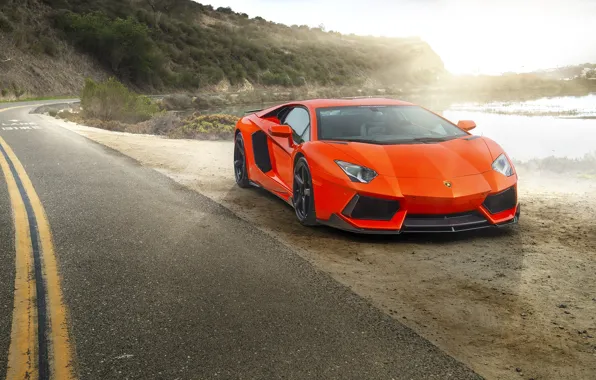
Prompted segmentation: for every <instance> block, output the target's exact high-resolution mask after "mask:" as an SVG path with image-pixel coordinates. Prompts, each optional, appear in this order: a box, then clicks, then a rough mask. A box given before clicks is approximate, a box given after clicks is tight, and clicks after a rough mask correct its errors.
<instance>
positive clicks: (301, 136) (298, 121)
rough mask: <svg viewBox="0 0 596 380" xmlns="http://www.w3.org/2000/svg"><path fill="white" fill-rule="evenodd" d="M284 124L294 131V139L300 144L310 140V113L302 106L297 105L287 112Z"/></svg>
mask: <svg viewBox="0 0 596 380" xmlns="http://www.w3.org/2000/svg"><path fill="white" fill-rule="evenodd" d="M284 124H287V125H289V126H290V127H291V128H292V130H293V131H294V141H295V142H296V143H298V144H300V143H303V142H306V141H310V115H309V113H308V111H307V110H306V109H304V108H302V107H296V108H294V109H292V110H291V111H290V113H288V114H287V116H286V117H285V119H284Z"/></svg>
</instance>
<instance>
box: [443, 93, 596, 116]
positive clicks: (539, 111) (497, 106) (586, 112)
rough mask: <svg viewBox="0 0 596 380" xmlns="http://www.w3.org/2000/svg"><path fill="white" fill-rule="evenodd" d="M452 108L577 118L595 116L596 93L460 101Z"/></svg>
mask: <svg viewBox="0 0 596 380" xmlns="http://www.w3.org/2000/svg"><path fill="white" fill-rule="evenodd" d="M451 108H452V109H454V110H461V111H481V112H490V113H499V114H508V115H527V116H558V117H569V118H577V119H589V118H596V94H590V95H586V96H560V97H554V98H541V99H536V100H528V101H525V102H491V103H484V104H482V103H461V104H455V105H452V106H451Z"/></svg>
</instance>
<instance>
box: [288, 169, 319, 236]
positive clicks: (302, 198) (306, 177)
mask: <svg viewBox="0 0 596 380" xmlns="http://www.w3.org/2000/svg"><path fill="white" fill-rule="evenodd" d="M292 199H293V201H294V209H295V211H296V217H297V218H298V220H299V221H300V223H302V224H303V225H305V226H314V225H316V224H317V215H316V212H315V198H314V193H313V189H312V178H311V175H310V170H309V168H308V163H307V162H306V159H305V158H304V157H301V158H300V159H299V160H298V161H297V162H296V165H295V166H294V187H293V198H292Z"/></svg>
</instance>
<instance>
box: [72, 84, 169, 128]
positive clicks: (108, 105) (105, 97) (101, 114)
mask: <svg viewBox="0 0 596 380" xmlns="http://www.w3.org/2000/svg"><path fill="white" fill-rule="evenodd" d="M81 107H82V108H83V112H84V115H85V117H89V118H98V119H101V120H104V121H107V120H117V121H123V122H130V123H136V122H140V121H144V120H148V119H150V118H151V117H152V116H153V115H155V114H156V113H158V112H159V108H158V106H157V105H156V104H155V103H154V102H153V101H152V100H151V99H150V98H148V97H146V96H142V95H138V94H136V93H134V92H132V91H130V90H129V89H128V88H126V86H124V85H123V84H122V83H120V82H118V80H116V78H110V79H108V80H106V81H104V82H100V83H96V82H95V81H93V80H92V79H87V80H86V81H85V87H84V88H83V91H82V93H81Z"/></svg>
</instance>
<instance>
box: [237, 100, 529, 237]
mask: <svg viewBox="0 0 596 380" xmlns="http://www.w3.org/2000/svg"><path fill="white" fill-rule="evenodd" d="M475 126H476V124H475V123H474V122H473V121H469V120H464V121H460V122H459V123H458V124H457V125H456V124H453V123H451V122H450V121H448V120H446V119H444V118H442V117H441V116H439V115H437V114H435V113H433V112H430V111H428V110H426V109H424V108H422V107H419V106H417V105H414V104H411V103H406V102H403V101H399V100H392V99H370V98H366V99H362V98H360V99H319V100H307V101H301V102H294V103H288V104H283V105H279V106H276V107H272V108H268V109H265V110H258V111H252V112H251V113H250V114H248V115H246V116H245V117H243V118H242V119H241V120H239V121H238V124H237V126H236V131H235V138H234V141H235V145H234V173H235V177H236V182H237V184H238V185H239V186H240V187H249V186H258V187H262V188H264V189H266V190H268V191H270V192H271V193H273V194H275V195H277V196H278V197H279V198H281V199H283V200H284V201H286V202H287V203H289V204H290V205H292V206H293V207H294V209H295V211H296V217H297V218H298V220H299V221H300V223H302V224H304V225H309V226H310V225H316V224H324V225H328V226H332V227H335V228H339V229H343V230H348V231H353V232H366V233H404V232H456V231H465V230H473V229H479V228H485V227H495V226H496V227H500V226H505V225H509V224H514V223H516V222H517V221H518V219H519V215H520V206H519V204H518V201H517V175H516V172H515V168H514V167H513V164H512V163H511V160H510V159H509V157H508V156H507V154H506V153H505V152H504V151H503V149H502V148H501V147H500V146H499V145H498V144H497V143H496V142H494V141H492V140H490V139H488V138H486V137H482V136H476V135H472V134H470V133H469V132H468V131H469V130H471V129H473V128H474V127H475Z"/></svg>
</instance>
